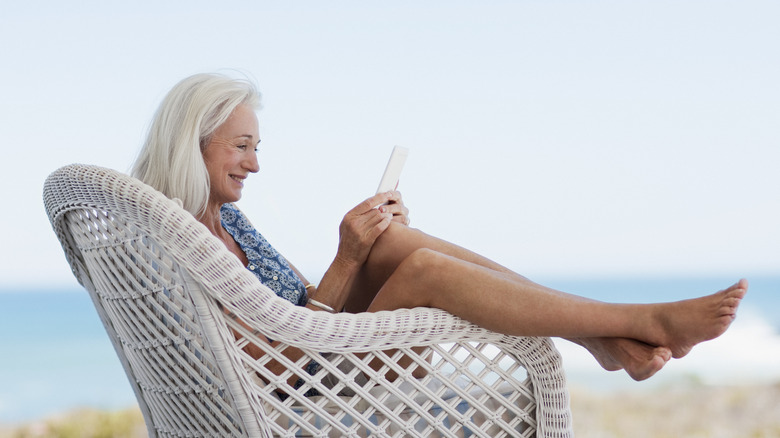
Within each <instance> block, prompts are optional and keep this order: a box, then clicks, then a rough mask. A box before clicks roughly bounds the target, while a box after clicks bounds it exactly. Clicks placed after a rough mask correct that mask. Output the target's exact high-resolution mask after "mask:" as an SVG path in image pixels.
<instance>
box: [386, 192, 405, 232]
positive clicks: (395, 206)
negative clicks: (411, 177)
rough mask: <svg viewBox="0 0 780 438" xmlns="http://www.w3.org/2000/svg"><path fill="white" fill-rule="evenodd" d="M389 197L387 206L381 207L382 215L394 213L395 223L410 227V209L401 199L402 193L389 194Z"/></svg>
mask: <svg viewBox="0 0 780 438" xmlns="http://www.w3.org/2000/svg"><path fill="white" fill-rule="evenodd" d="M387 195H389V198H388V200H387V205H383V206H381V207H379V211H380V212H382V213H392V214H393V222H398V223H401V224H404V225H409V209H408V208H406V206H405V205H404V201H403V199H402V198H401V192H397V191H392V192H387Z"/></svg>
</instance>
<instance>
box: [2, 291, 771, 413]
mask: <svg viewBox="0 0 780 438" xmlns="http://www.w3.org/2000/svg"><path fill="white" fill-rule="evenodd" d="M536 280H537V281H539V282H540V283H542V284H545V285H547V286H550V287H553V288H556V289H559V290H563V291H566V292H571V293H576V294H578V295H583V296H587V297H590V298H594V299H598V300H603V301H614V302H648V301H673V300H678V299H685V298H690V297H694V296H698V295H703V294H707V293H710V292H714V291H716V290H719V289H722V288H724V287H727V286H729V285H730V284H732V283H734V282H736V281H737V280H738V278H717V277H711V278H688V277H679V278H674V277H670V278H654V279H647V278H620V279H600V280H599V279H588V280H576V279H555V278H545V279H536ZM748 280H749V281H750V291H749V293H748V295H747V297H746V299H745V301H744V302H743V304H742V307H741V308H740V314H739V317H738V318H737V320H736V321H735V322H734V324H733V325H732V327H731V328H730V329H729V331H728V332H727V333H726V334H724V335H723V336H721V337H720V338H718V339H716V340H714V341H711V342H707V343H704V344H701V345H700V346H697V347H696V348H695V349H694V350H693V352H691V354H689V355H688V356H687V357H685V358H683V359H681V360H673V361H671V362H670V363H669V364H668V365H667V366H666V367H665V368H664V369H663V370H662V371H661V372H660V373H659V374H657V375H656V376H655V377H653V378H652V379H650V380H648V381H646V382H640V383H637V382H633V381H631V380H630V379H629V378H628V377H627V376H626V375H625V373H623V372H615V373H608V372H605V371H603V370H601V369H600V368H599V367H598V365H597V364H596V363H595V361H594V360H593V359H592V358H591V357H589V356H588V354H587V353H585V352H584V351H583V350H582V349H581V348H579V347H577V346H574V345H572V344H569V343H567V342H566V341H560V342H558V341H556V345H558V347H559V349H560V351H561V353H562V354H563V356H564V366H565V368H566V371H567V376H568V380H569V385H570V387H572V388H579V387H581V388H585V389H587V390H592V391H608V390H614V389H620V390H643V389H645V388H656V387H658V386H659V385H668V384H680V383H681V382H682V383H690V382H696V383H697V384H714V385H717V384H721V385H731V384H756V383H757V384H764V383H765V384H772V383H778V382H780V276H772V277H769V276H764V277H755V278H752V277H748ZM0 333H2V338H0V352H2V355H3V360H2V361H0V423H16V422H20V421H27V420H31V419H36V418H41V417H44V416H47V415H52V414H56V413H60V412H63V411H68V410H72V409H75V408H78V407H94V408H100V409H117V408H124V407H129V406H133V405H135V397H134V395H133V392H132V390H131V389H130V386H129V384H128V381H127V378H126V377H125V374H124V372H123V370H122V367H121V365H120V363H119V360H118V359H117V357H116V354H115V353H114V350H113V347H112V345H111V343H110V341H109V340H108V338H107V336H106V334H105V332H104V330H103V327H102V325H101V323H100V320H99V319H98V317H97V314H96V313H95V310H94V308H93V307H92V303H91V301H90V299H89V297H88V296H87V294H86V292H84V291H83V290H78V289H67V290H11V289H6V290H4V291H0Z"/></svg>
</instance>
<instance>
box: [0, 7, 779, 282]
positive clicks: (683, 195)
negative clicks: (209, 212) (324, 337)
mask: <svg viewBox="0 0 780 438" xmlns="http://www.w3.org/2000/svg"><path fill="white" fill-rule="evenodd" d="M6 3H9V4H4V5H3V6H1V7H0V44H2V51H0V53H2V63H1V64H0V65H2V67H1V68H0V89H1V91H2V98H0V138H2V139H3V143H4V146H5V147H4V151H5V156H4V158H3V159H2V160H0V178H2V180H1V181H2V187H3V188H2V197H3V201H4V204H5V208H4V211H5V213H6V214H4V215H2V216H0V226H2V228H3V229H4V230H5V232H4V233H3V237H2V245H0V286H3V287H5V288H8V287H29V288H38V287H41V288H50V287H62V288H65V287H76V286H77V285H76V282H75V280H74V279H73V277H72V274H71V273H70V270H69V268H68V266H67V263H66V261H65V258H64V256H63V253H62V250H61V248H60V247H59V244H58V242H57V240H56V238H55V236H54V233H53V232H52V231H51V226H50V224H49V223H48V219H47V217H46V214H45V211H44V209H43V203H42V199H41V193H42V188H43V182H44V180H45V178H46V176H47V175H48V174H50V173H51V172H53V171H54V170H56V169H57V168H59V167H60V166H63V165H67V164H70V163H86V164H95V165H100V166H105V167H110V168H113V169H117V170H120V171H127V170H128V169H129V167H130V165H131V163H132V161H133V159H134V157H135V155H136V154H137V152H138V150H139V148H140V145H141V143H142V141H143V138H144V136H145V132H146V129H147V127H148V124H149V121H150V119H151V117H152V114H153V112H154V110H155V109H156V107H157V105H158V104H159V102H160V101H161V99H162V98H163V96H164V95H165V93H166V92H167V91H168V90H169V89H170V88H171V87H172V86H173V85H174V84H175V83H176V82H178V81H179V80H181V79H183V78H184V77H186V76H189V75H191V74H194V73H200V72H228V73H230V74H241V75H246V76H249V77H251V78H252V79H253V80H254V81H256V83H257V84H258V87H259V89H260V90H261V92H262V94H263V109H262V110H261V111H260V112H259V120H260V134H261V137H262V139H263V141H262V143H261V146H260V152H259V158H260V168H261V170H260V172H259V173H258V174H257V175H253V176H251V177H250V178H249V180H248V181H247V186H246V188H245V190H244V197H243V199H242V200H241V201H240V203H239V206H240V207H241V208H242V209H243V210H244V211H245V212H246V213H247V214H248V215H249V217H250V218H251V220H252V221H253V222H254V224H255V225H256V226H257V227H258V228H259V229H260V231H261V232H262V233H263V234H264V235H265V236H266V237H267V238H268V240H269V241H270V242H271V243H272V244H273V245H274V246H276V247H277V248H278V249H279V250H280V251H281V252H282V253H283V254H284V255H285V256H286V257H287V258H288V259H290V260H291V261H292V262H293V263H294V264H295V265H296V266H298V267H299V268H300V269H301V270H302V271H303V272H304V274H305V275H306V276H307V277H308V278H309V279H310V280H316V279H318V278H319V277H320V276H321V275H322V273H323V272H324V271H325V269H327V266H328V264H329V262H330V261H331V260H332V258H333V256H334V255H335V251H336V248H337V244H338V224H339V222H340V221H341V218H342V217H343V215H344V214H345V213H346V212H347V211H348V210H349V209H350V208H352V207H353V206H355V205H357V204H358V203H359V202H360V201H362V200H363V199H365V198H367V197H369V196H371V195H372V194H373V193H374V190H375V189H376V185H377V184H378V182H379V179H380V177H381V173H382V171H383V170H384V166H385V163H386V160H387V158H388V157H389V154H390V151H391V149H392V147H393V146H394V145H402V146H405V147H407V148H409V149H410V155H409V158H408V160H407V163H406V167H405V168H404V171H403V175H402V177H401V183H400V186H399V190H401V191H402V193H403V195H404V199H405V202H406V204H407V206H408V207H409V209H410V210H411V213H410V218H411V224H412V226H414V227H417V228H420V229H422V230H424V231H426V232H428V233H430V234H433V235H436V236H439V237H441V238H444V239H446V240H450V241H453V242H455V243H457V244H459V245H462V246H465V247H467V248H470V249H473V250H475V251H477V252H479V253H481V254H483V255H485V256H487V257H490V258H492V259H494V260H496V261H498V262H499V263H502V264H504V265H506V266H508V267H510V268H512V269H514V270H516V271H518V272H520V273H521V274H524V275H527V276H529V277H531V278H537V277H577V276H581V277H599V276H602V277H604V276H632V275H650V276H655V275H728V276H733V277H734V278H735V279H736V278H739V277H744V276H747V277H749V276H751V275H776V274H778V273H780V270H779V269H778V267H780V226H778V224H780V191H778V188H780V172H778V170H777V168H778V163H780V81H778V78H780V52H778V51H777V45H778V42H780V27H778V26H777V18H778V17H780V4H778V3H777V2H772V1H756V0H746V1H703V0H702V1H684V2H677V1H652V2H651V1H625V2H619V1H589V2H572V1H486V2H478V1H446V2H445V1H428V2H415V1H394V2H374V1H335V2H315V1H298V2H283V1H273V2H261V1H258V2H254V1H252V2H250V1H246V2H242V1H225V2H206V1H186V2H184V1H171V2H156V1H155V2H153V1H137V2H119V1H93V0H88V1H82V2H77V3H75V4H74V2H67V3H62V4H61V3H60V2H54V1H49V2H47V1H35V0H33V1H28V2H6Z"/></svg>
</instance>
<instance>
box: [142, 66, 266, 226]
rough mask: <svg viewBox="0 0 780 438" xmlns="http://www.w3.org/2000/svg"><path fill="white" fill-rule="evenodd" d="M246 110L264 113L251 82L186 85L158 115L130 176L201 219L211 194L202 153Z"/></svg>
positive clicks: (190, 81)
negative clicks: (233, 115)
mask: <svg viewBox="0 0 780 438" xmlns="http://www.w3.org/2000/svg"><path fill="white" fill-rule="evenodd" d="M242 104H243V105H248V106H250V107H251V108H253V109H255V110H258V109H259V108H260V94H259V93H258V91H257V88H256V87H255V86H254V84H253V83H252V82H250V81H248V80H245V79H233V78H229V77H227V76H223V75H219V74H197V75H193V76H190V77H188V78H186V79H184V80H182V81H181V82H179V83H178V84H176V85H175V86H174V87H173V88H172V89H171V91H170V92H168V95H166V96H165V98H164V99H163V101H162V103H161V104H160V107H159V108H158V109H157V112H156V113H155V115H154V119H152V124H151V126H150V127H149V134H148V136H147V138H146V142H145V143H144V146H143V148H142V149H141V151H140V153H139V155H138V158H136V160H135V163H134V164H133V167H132V169H131V174H132V175H133V176H134V177H136V178H138V179H140V180H141V181H143V182H145V183H146V184H149V185H150V186H152V187H154V188H155V189H157V190H159V191H161V192H162V193H163V194H165V196H167V197H169V198H171V199H173V198H179V199H181V201H182V203H183V205H184V208H185V209H186V210H187V211H189V212H190V213H192V214H193V215H194V216H195V217H196V218H200V217H201V215H203V213H204V212H205V210H206V205H207V203H208V199H209V191H210V190H209V175H208V171H207V170H206V164H205V162H204V161H203V151H204V149H205V148H206V146H207V145H208V144H209V142H210V141H211V137H212V135H213V134H214V131H216V130H217V128H218V127H219V126H220V125H222V124H223V123H225V121H226V120H227V119H228V117H229V116H230V114H231V113H232V112H233V110H234V109H236V107H237V106H239V105H242Z"/></svg>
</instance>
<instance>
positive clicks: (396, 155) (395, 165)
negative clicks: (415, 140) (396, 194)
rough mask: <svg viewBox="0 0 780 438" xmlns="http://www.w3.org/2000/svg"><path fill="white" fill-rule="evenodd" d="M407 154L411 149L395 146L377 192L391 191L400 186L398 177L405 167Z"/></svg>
mask: <svg viewBox="0 0 780 438" xmlns="http://www.w3.org/2000/svg"><path fill="white" fill-rule="evenodd" d="M407 155H409V149H407V148H405V147H403V146H395V147H394V148H393V152H392V153H391V154H390V159H389V160H388V161H387V167H385V173H384V175H382V180H381V181H379V188H377V189H376V192H377V193H384V192H389V191H390V190H395V189H396V188H397V187H398V179H399V178H400V177H401V169H403V168H404V163H406V156H407Z"/></svg>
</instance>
